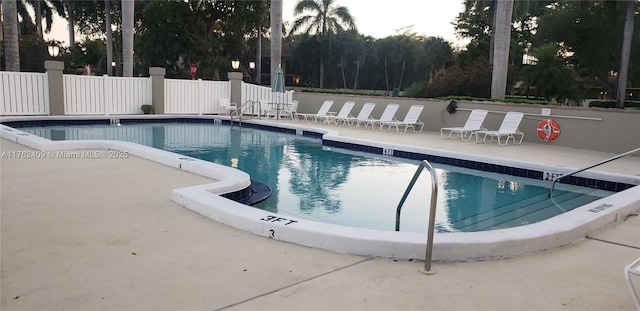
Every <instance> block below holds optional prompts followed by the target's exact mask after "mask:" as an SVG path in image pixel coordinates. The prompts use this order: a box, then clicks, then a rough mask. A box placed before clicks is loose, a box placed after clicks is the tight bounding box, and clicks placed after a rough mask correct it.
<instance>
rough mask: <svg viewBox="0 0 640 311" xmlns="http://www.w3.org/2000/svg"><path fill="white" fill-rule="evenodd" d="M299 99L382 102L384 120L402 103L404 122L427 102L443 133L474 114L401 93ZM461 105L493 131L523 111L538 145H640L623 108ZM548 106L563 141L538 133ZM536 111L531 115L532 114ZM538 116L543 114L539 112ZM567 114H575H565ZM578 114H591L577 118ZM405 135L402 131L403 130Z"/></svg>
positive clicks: (634, 114)
mask: <svg viewBox="0 0 640 311" xmlns="http://www.w3.org/2000/svg"><path fill="white" fill-rule="evenodd" d="M293 97H294V99H296V100H298V101H299V102H300V105H299V106H298V112H301V113H316V112H317V111H318V109H319V108H320V105H321V104H322V102H323V101H324V100H326V99H332V100H333V101H334V105H333V106H332V108H331V110H330V111H335V112H337V111H339V110H340V108H341V107H342V105H343V104H344V102H345V101H354V102H355V103H356V105H355V107H354V108H353V110H352V114H353V115H357V114H358V112H359V111H360V108H362V105H364V104H365V103H367V102H372V103H376V108H375V109H374V111H373V113H372V116H373V117H374V118H379V117H380V115H381V114H382V111H383V110H384V108H385V106H386V105H387V104H388V103H397V104H399V105H400V109H399V110H398V112H397V114H396V118H397V119H400V120H402V119H403V118H404V116H405V115H406V113H407V110H408V109H409V107H410V106H411V105H414V104H418V105H423V106H424V110H423V112H422V115H421V117H420V120H422V121H423V122H424V123H425V128H424V129H425V131H432V132H439V131H440V128H441V127H449V126H462V125H463V124H464V122H465V121H466V120H467V117H468V115H469V112H468V111H463V110H458V111H456V112H455V113H453V114H451V113H448V112H447V111H446V107H447V105H448V104H449V101H442V100H436V99H406V98H399V97H375V96H371V97H369V96H354V95H335V94H320V93H302V92H296V93H294V96H293ZM457 103H458V108H459V109H473V108H480V109H486V110H489V112H490V113H489V115H488V116H487V118H486V119H485V122H484V126H485V127H486V128H488V129H490V130H495V129H498V127H500V123H501V122H502V119H503V117H504V114H503V113H500V112H507V111H521V112H524V113H525V118H524V120H522V123H521V124H520V130H521V131H522V132H523V133H524V134H525V136H524V141H525V142H528V143H537V144H554V145H558V146H563V147H570V148H577V149H587V150H595V151H602V152H611V153H622V152H625V151H629V150H631V149H635V148H639V147H640V111H637V110H617V109H602V108H585V107H571V106H566V107H565V106H543V105H528V104H507V103H487V102H475V101H474V102H472V101H457ZM543 108H550V109H551V117H550V118H551V119H553V120H555V121H556V122H557V123H558V125H559V126H560V129H561V132H560V136H559V137H558V139H556V140H555V141H553V142H544V141H541V140H540V139H538V137H537V133H536V131H537V125H538V122H539V121H540V120H543V119H547V118H548V117H543V116H540V113H541V111H542V109H543ZM529 114H531V115H529ZM534 115H537V116H534ZM562 116H567V117H569V118H563V117H562ZM573 117H581V118H590V119H597V120H590V119H576V118H573ZM399 135H401V134H399Z"/></svg>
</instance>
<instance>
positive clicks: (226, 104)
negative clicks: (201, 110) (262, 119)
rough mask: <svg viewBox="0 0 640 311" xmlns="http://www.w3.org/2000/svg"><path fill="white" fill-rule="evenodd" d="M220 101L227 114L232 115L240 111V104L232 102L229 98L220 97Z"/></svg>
mask: <svg viewBox="0 0 640 311" xmlns="http://www.w3.org/2000/svg"><path fill="white" fill-rule="evenodd" d="M218 102H219V103H220V108H222V109H223V110H224V114H225V115H231V114H233V113H237V112H238V106H237V105H236V103H232V102H231V101H230V100H229V98H226V97H220V99H218Z"/></svg>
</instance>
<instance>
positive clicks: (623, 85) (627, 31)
mask: <svg viewBox="0 0 640 311" xmlns="http://www.w3.org/2000/svg"><path fill="white" fill-rule="evenodd" d="M637 3H638V2H637V1H636V0H630V1H627V12H626V14H625V22H624V33H623V40H622V52H621V53H620V55H621V56H620V71H618V93H617V94H616V95H617V96H616V108H620V109H622V108H624V98H625V96H626V95H627V77H628V73H629V58H630V57H631V40H632V39H633V18H634V15H635V12H636V6H637Z"/></svg>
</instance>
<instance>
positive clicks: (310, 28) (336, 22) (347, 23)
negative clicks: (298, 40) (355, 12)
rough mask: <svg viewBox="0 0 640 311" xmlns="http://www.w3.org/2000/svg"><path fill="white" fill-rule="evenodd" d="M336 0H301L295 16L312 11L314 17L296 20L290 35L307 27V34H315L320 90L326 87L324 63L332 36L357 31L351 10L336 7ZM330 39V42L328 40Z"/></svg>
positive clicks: (306, 16)
mask: <svg viewBox="0 0 640 311" xmlns="http://www.w3.org/2000/svg"><path fill="white" fill-rule="evenodd" d="M333 2H334V0H300V2H298V4H296V7H295V10H294V12H295V14H296V15H300V14H302V13H304V11H310V12H312V14H314V15H303V16H302V17H300V18H298V19H296V20H295V21H294V22H293V26H292V27H291V31H290V32H289V33H290V34H292V33H295V32H296V31H298V30H300V29H301V28H302V27H303V26H305V25H306V26H307V28H306V30H305V31H304V32H305V33H306V34H311V33H314V34H315V35H316V36H317V39H318V41H319V42H320V88H323V87H324V62H325V59H326V55H325V50H326V44H327V43H329V44H330V42H331V35H333V34H335V33H337V32H342V31H346V30H354V31H355V30H356V25H355V20H354V19H353V17H352V16H351V14H350V13H349V9H347V8H346V7H343V6H339V7H335V6H334V5H333V4H334V3H333ZM327 39H328V40H327ZM327 41H328V42H327Z"/></svg>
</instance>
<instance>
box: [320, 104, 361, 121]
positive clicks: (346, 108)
mask: <svg viewBox="0 0 640 311" xmlns="http://www.w3.org/2000/svg"><path fill="white" fill-rule="evenodd" d="M355 105H356V103H355V102H345V103H344V105H342V108H340V111H339V112H338V114H337V115H335V116H326V117H325V118H324V123H328V124H329V123H331V122H333V124H335V125H339V124H340V123H345V119H346V118H349V117H352V116H351V110H353V106H355Z"/></svg>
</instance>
